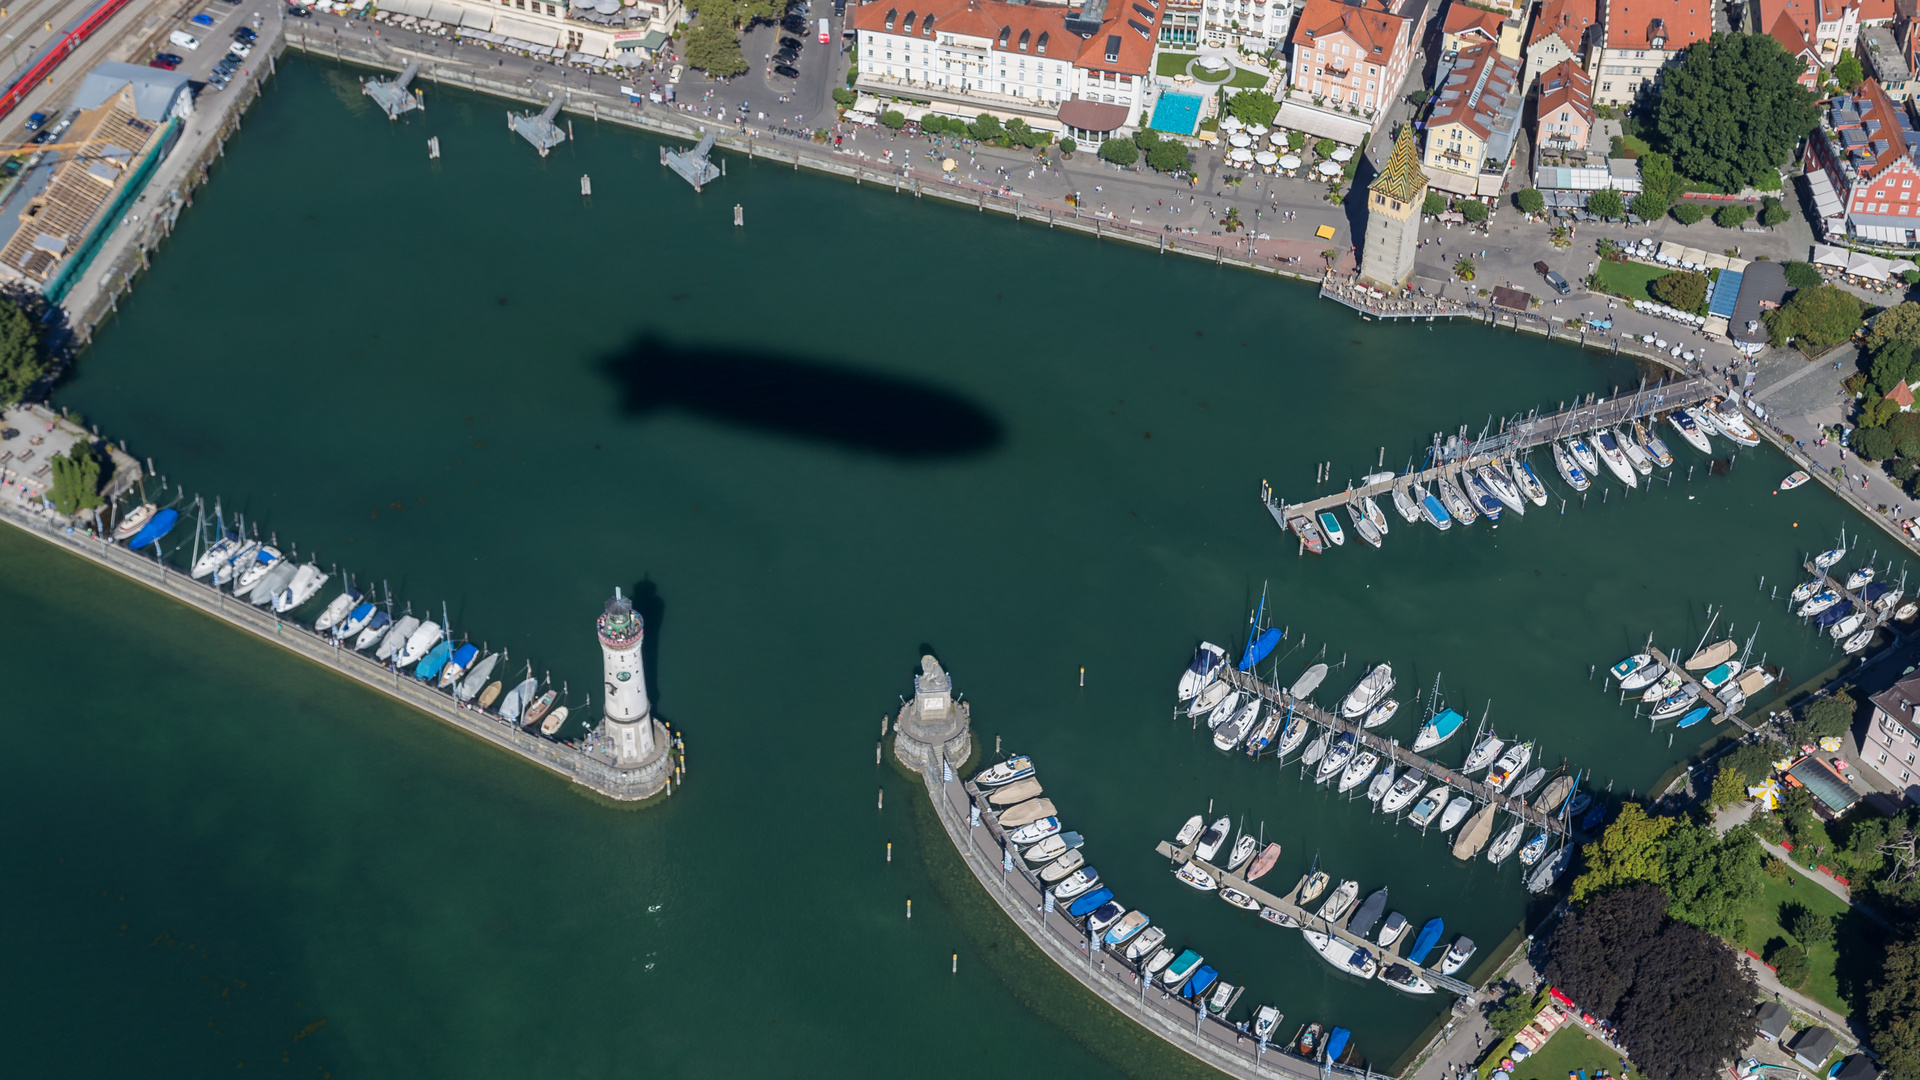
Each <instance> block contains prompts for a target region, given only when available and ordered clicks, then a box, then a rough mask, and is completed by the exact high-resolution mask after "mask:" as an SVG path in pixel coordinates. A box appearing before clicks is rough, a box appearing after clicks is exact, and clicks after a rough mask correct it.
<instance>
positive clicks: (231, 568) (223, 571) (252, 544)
mask: <svg viewBox="0 0 1920 1080" xmlns="http://www.w3.org/2000/svg"><path fill="white" fill-rule="evenodd" d="M259 551H260V541H258V540H245V541H242V542H241V544H240V547H239V548H238V549H237V550H235V551H234V553H233V555H232V556H231V557H229V558H228V559H227V561H226V562H223V563H221V564H219V565H218V566H215V567H214V568H213V583H214V584H215V585H225V584H226V583H227V582H229V581H232V580H233V579H234V577H235V575H238V574H241V573H243V572H245V571H246V569H247V568H248V567H249V566H252V565H253V564H254V562H255V559H254V556H255V555H257V554H258V553H259Z"/></svg>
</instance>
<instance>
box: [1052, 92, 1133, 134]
mask: <svg viewBox="0 0 1920 1080" xmlns="http://www.w3.org/2000/svg"><path fill="white" fill-rule="evenodd" d="M1060 122H1061V123H1063V124H1065V125H1067V126H1068V127H1077V128H1079V129H1080V130H1081V131H1115V130H1118V129H1119V128H1120V127H1122V126H1123V125H1125V124H1126V122H1127V107H1126V106H1125V105H1103V104H1101V103H1100V102H1098V101H1082V100H1080V99H1079V98H1075V99H1073V100H1072V101H1063V102H1061V103H1060Z"/></svg>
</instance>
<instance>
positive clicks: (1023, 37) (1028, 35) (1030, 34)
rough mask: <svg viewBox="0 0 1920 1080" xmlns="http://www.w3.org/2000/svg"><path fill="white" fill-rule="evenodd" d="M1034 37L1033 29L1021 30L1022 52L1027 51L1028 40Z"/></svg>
mask: <svg viewBox="0 0 1920 1080" xmlns="http://www.w3.org/2000/svg"><path fill="white" fill-rule="evenodd" d="M1032 37H1033V31H1031V30H1022V31H1020V51H1021V52H1026V51H1027V42H1028V41H1029V40H1030V39H1032Z"/></svg>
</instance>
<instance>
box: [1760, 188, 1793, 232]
mask: <svg viewBox="0 0 1920 1080" xmlns="http://www.w3.org/2000/svg"><path fill="white" fill-rule="evenodd" d="M1791 217H1793V213H1792V211H1790V210H1788V209H1787V207H1786V204H1785V203H1782V202H1781V201H1780V200H1779V199H1777V198H1775V197H1774V196H1772V195H1769V196H1767V197H1766V198H1764V199H1761V200H1760V224H1762V225H1765V226H1766V227H1767V228H1769V229H1771V228H1773V227H1774V226H1775V225H1779V224H1782V223H1784V222H1785V221H1787V220H1788V219H1789V218H1791Z"/></svg>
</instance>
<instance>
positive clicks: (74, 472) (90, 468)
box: [47, 439, 106, 517]
mask: <svg viewBox="0 0 1920 1080" xmlns="http://www.w3.org/2000/svg"><path fill="white" fill-rule="evenodd" d="M47 463H48V464H49V465H51V466H53V490H52V495H53V508H54V509H55V510H57V511H59V512H60V513H62V514H65V515H67V516H68V517H72V516H73V515H74V514H77V513H80V512H82V511H85V510H92V509H94V508H95V507H98V506H104V505H106V504H105V502H104V501H103V500H102V499H101V498H100V459H99V458H97V457H95V456H94V454H93V447H91V446H88V445H87V442H86V440H85V439H76V440H74V443H73V446H72V447H71V448H70V449H68V450H67V452H66V453H64V454H55V455H53V456H52V457H51V458H48V459H47Z"/></svg>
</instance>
